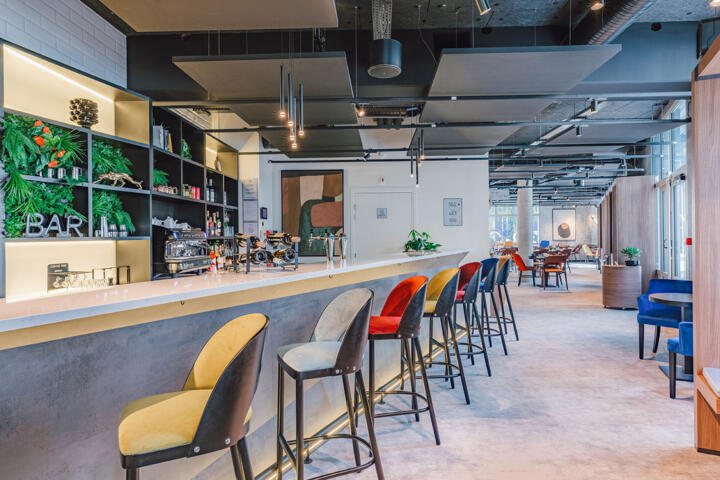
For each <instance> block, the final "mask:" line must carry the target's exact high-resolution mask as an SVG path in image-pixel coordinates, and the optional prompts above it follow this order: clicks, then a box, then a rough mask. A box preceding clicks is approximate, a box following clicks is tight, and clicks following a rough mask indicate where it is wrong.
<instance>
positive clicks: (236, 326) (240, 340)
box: [118, 313, 269, 480]
mask: <svg viewBox="0 0 720 480" xmlns="http://www.w3.org/2000/svg"><path fill="white" fill-rule="evenodd" d="M268 322H269V320H268V318H267V317H266V316H265V315H262V314H259V313H254V314H250V315H244V316H242V317H238V318H236V319H235V320H231V321H230V322H228V323H227V324H225V325H224V326H223V327H222V328H220V329H219V330H218V331H217V332H215V334H213V336H212V337H210V339H209V340H208V341H207V343H206V344H205V346H204V347H203V348H202V350H201V351H200V354H199V355H198V357H197V359H196V360H195V365H193V368H192V370H190V374H189V375H188V377H187V380H185V385H184V386H183V388H182V390H181V391H179V392H171V393H162V394H159V395H152V396H149V397H145V398H141V399H138V400H135V401H133V402H130V403H129V404H127V405H126V406H125V408H124V409H123V411H122V414H121V418H120V425H119V427H118V443H119V447H120V459H121V464H122V467H123V468H124V469H125V470H126V478H127V480H138V478H139V472H138V470H139V469H140V467H145V466H148V465H153V464H156V463H162V462H167V461H170V460H176V459H179V458H186V457H195V456H198V455H203V454H205V453H210V452H215V451H218V450H223V449H225V448H229V449H230V456H231V457H232V461H233V466H234V467H235V477H236V478H237V479H238V480H241V479H244V480H251V479H252V478H253V473H252V468H251V465H250V458H249V456H248V451H247V445H246V443H245V435H247V433H248V421H249V420H250V415H251V414H250V403H251V402H252V399H253V396H254V395H255V389H256V387H257V383H258V376H259V374H260V360H261V358H262V351H263V346H264V344H265V334H266V331H267V326H268Z"/></svg>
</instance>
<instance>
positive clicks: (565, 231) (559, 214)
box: [552, 208, 575, 242]
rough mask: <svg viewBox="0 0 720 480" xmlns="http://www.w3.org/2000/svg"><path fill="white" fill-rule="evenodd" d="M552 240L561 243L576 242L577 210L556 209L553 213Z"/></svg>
mask: <svg viewBox="0 0 720 480" xmlns="http://www.w3.org/2000/svg"><path fill="white" fill-rule="evenodd" d="M552 229H553V230H552V232H553V234H552V239H553V240H554V241H559V242H572V241H574V240H575V209H574V208H556V209H553V211H552Z"/></svg>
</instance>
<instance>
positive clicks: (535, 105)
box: [421, 99, 552, 122]
mask: <svg viewBox="0 0 720 480" xmlns="http://www.w3.org/2000/svg"><path fill="white" fill-rule="evenodd" d="M551 103H552V100H546V99H528V100H461V101H447V102H444V101H435V102H427V103H426V104H425V108H423V112H422V116H421V121H423V122H512V121H519V122H523V121H530V120H532V119H534V118H535V117H536V116H537V114H538V113H540V112H541V111H542V110H543V109H544V108H545V107H547V106H548V105H550V104H551Z"/></svg>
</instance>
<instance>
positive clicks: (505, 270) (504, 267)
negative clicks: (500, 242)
mask: <svg viewBox="0 0 720 480" xmlns="http://www.w3.org/2000/svg"><path fill="white" fill-rule="evenodd" d="M503 260H505V261H503ZM500 262H501V263H500V269H499V270H498V273H497V279H496V282H495V285H496V287H497V293H498V303H499V304H500V318H501V322H502V324H503V327H505V333H507V331H508V330H507V326H508V323H510V324H512V326H513V331H514V332H515V340H520V337H519V336H518V330H517V324H516V323H515V313H513V308H512V303H510V293H509V292H508V288H507V280H508V276H509V275H510V263H512V262H511V261H510V257H508V258H506V259H503V257H500ZM503 291H504V292H505V295H504V298H503ZM505 302H507V306H508V311H507V313H509V314H510V316H509V317H508V316H507V313H506V312H505Z"/></svg>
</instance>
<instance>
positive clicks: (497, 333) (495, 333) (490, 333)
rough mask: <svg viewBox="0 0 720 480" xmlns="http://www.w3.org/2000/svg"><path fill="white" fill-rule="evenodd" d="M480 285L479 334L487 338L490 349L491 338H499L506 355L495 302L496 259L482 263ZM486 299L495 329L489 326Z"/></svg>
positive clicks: (503, 334)
mask: <svg viewBox="0 0 720 480" xmlns="http://www.w3.org/2000/svg"><path fill="white" fill-rule="evenodd" d="M482 264H483V268H482V284H481V285H480V294H481V300H482V301H481V302H480V307H481V311H482V319H481V320H482V321H481V323H480V326H481V328H480V334H481V335H482V334H484V335H486V336H487V338H488V346H489V347H490V348H492V339H493V337H500V340H501V342H502V347H503V352H505V355H507V354H508V353H507V345H505V333H504V332H503V327H502V322H501V321H500V310H499V309H498V306H497V302H495V276H496V271H497V264H498V259H497V258H487V259H485V260H483V261H482ZM488 298H489V299H490V301H491V302H492V305H493V311H494V312H495V320H496V322H497V328H494V327H491V326H490V309H489V307H488Z"/></svg>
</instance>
